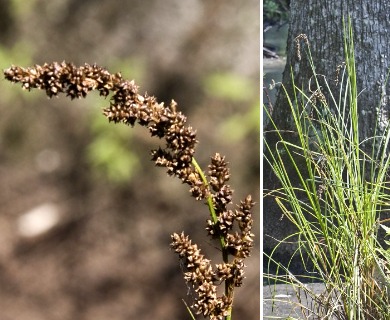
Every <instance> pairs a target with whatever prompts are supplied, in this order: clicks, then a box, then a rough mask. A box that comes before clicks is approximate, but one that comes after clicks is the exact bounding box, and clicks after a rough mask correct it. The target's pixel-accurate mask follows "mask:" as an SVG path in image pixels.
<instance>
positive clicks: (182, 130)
mask: <svg viewBox="0 0 390 320" xmlns="http://www.w3.org/2000/svg"><path fill="white" fill-rule="evenodd" d="M4 75H5V78H6V79H7V80H10V81H12V82H19V83H21V84H22V87H23V88H24V89H27V90H31V89H33V88H38V89H42V90H45V91H46V94H47V95H48V96H49V97H53V96H56V95H58V94H59V93H65V94H66V95H67V96H69V97H70V98H71V99H74V98H84V97H85V96H86V95H87V94H88V93H89V92H90V91H92V90H97V91H99V94H100V95H101V96H104V97H107V96H108V95H109V94H110V93H112V94H113V95H112V97H111V99H110V106H109V107H108V108H106V109H104V110H103V114H104V115H105V116H106V117H107V119H108V120H109V121H113V122H115V123H118V122H122V123H125V124H128V125H131V126H133V125H134V124H135V122H136V121H138V123H139V124H140V125H142V126H145V127H147V128H148V129H149V131H150V133H151V135H152V136H157V137H159V138H163V137H164V138H165V140H166V147H165V148H164V149H161V148H159V149H158V150H153V151H152V158H153V160H154V161H155V163H156V165H158V166H164V167H166V168H167V169H168V174H169V175H176V176H178V177H179V178H180V179H181V180H182V181H183V182H186V183H188V184H190V185H191V186H192V188H193V190H192V192H193V194H194V195H195V196H196V197H197V198H199V199H201V198H204V197H205V196H206V189H205V188H204V187H202V184H201V183H200V177H199V174H198V173H197V172H196V171H195V170H193V168H192V166H191V160H192V156H193V154H194V148H195V145H196V143H197V140H196V132H195V131H194V130H193V129H192V128H191V127H190V126H185V125H186V121H187V119H186V117H185V116H184V115H183V114H182V113H181V112H178V111H177V108H176V103H175V102H174V101H172V102H171V103H170V105H169V106H168V107H166V106H164V104H163V103H158V102H157V101H156V99H155V98H154V97H152V96H148V95H147V94H145V95H140V94H138V86H136V85H135V84H134V81H128V80H124V79H123V78H122V76H121V74H120V73H116V74H110V73H109V72H108V71H107V70H106V69H104V68H102V67H99V66H97V65H89V64H84V66H80V67H76V66H74V65H73V64H72V63H66V62H62V63H58V62H53V63H50V64H48V63H45V64H44V65H42V66H40V65H35V66H34V67H29V68H21V67H18V66H12V67H11V68H9V69H6V70H5V71H4Z"/></svg>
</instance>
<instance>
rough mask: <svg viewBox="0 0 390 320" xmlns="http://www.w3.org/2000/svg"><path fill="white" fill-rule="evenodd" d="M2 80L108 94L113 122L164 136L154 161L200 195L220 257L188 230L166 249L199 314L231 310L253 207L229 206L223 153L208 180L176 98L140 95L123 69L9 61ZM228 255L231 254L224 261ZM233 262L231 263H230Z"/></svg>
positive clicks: (248, 203) (53, 91) (51, 91)
mask: <svg viewBox="0 0 390 320" xmlns="http://www.w3.org/2000/svg"><path fill="white" fill-rule="evenodd" d="M4 75H5V78H6V79H7V80H9V81H11V82H19V83H21V84H22V88H24V89H27V90H31V89H33V88H37V89H41V90H45V92H46V94H47V95H48V96H49V97H50V98H51V97H53V96H57V95H58V94H60V93H65V94H66V95H67V96H69V97H70V98H71V99H74V98H84V97H86V96H87V94H88V93H89V92H90V91H92V90H97V91H98V92H99V94H100V95H101V96H104V97H107V96H108V95H110V94H111V98H110V105H109V106H108V107H107V108H105V109H104V110H103V114H104V115H105V116H106V118H107V119H108V120H109V121H110V122H114V123H124V124H127V125H130V126H134V125H135V123H138V124H140V125H141V126H144V127H147V128H148V130H149V132H150V134H151V135H152V136H157V137H158V138H164V139H165V146H164V147H159V148H158V149H156V150H152V153H151V154H152V160H153V161H154V162H155V164H156V165H157V166H160V167H165V168H167V173H168V174H169V175H171V176H175V177H178V178H179V179H180V180H181V181H182V182H183V183H186V184H188V185H190V192H191V194H192V196H193V197H195V198H196V199H197V200H202V199H206V200H207V201H206V203H207V205H208V207H209V211H210V215H211V219H209V220H208V221H207V227H206V230H207V232H208V234H209V235H210V236H211V237H213V238H219V240H220V243H221V250H222V257H223V263H221V264H217V265H216V266H215V268H214V269H213V267H212V265H211V262H210V260H208V259H206V258H205V257H204V255H202V254H201V251H200V249H199V248H198V246H197V245H196V244H192V243H191V240H190V239H189V237H188V236H185V235H184V233H183V232H182V233H181V234H177V233H174V234H173V235H172V236H171V237H172V243H171V247H172V248H173V249H174V250H175V252H176V253H178V255H179V257H180V259H182V260H183V261H184V264H185V267H186V272H185V273H184V279H185V280H186V282H187V283H188V284H190V285H191V286H192V287H193V288H194V291H195V293H196V295H197V296H196V298H195V302H194V304H193V307H194V308H195V309H196V311H197V313H199V314H203V315H204V316H207V317H209V318H210V319H212V320H220V319H223V318H224V317H226V316H228V315H230V313H231V308H232V304H233V289H234V287H238V286H241V285H242V281H243V278H244V277H243V274H244V271H243V270H244V267H245V265H244V263H243V259H244V258H246V257H248V256H249V255H250V251H251V249H252V247H253V236H254V235H253V234H252V233H251V230H252V224H253V220H252V216H251V209H252V207H253V205H254V202H253V201H252V198H251V197H250V196H248V197H247V198H246V199H245V200H244V201H242V202H241V203H240V205H239V206H238V210H232V209H229V208H228V206H229V205H230V204H231V203H232V194H233V190H232V189H231V188H230V186H229V185H228V184H227V181H228V180H229V178H230V172H229V168H228V166H227V165H228V163H227V162H226V161H225V158H224V157H223V156H221V155H220V154H218V153H217V154H215V155H214V156H213V157H212V158H211V164H210V165H209V172H208V176H209V180H207V178H206V177H205V174H204V173H203V171H202V170H201V169H200V167H199V165H198V164H197V162H196V161H195V159H194V157H193V156H194V152H195V146H196V144H197V140H196V131H195V130H193V129H192V127H191V126H187V125H186V122H187V118H186V117H185V116H184V115H183V114H182V113H181V112H180V111H178V108H177V104H176V102H175V101H173V100H172V101H171V103H170V104H169V105H168V106H165V105H164V103H158V102H157V100H156V98H155V97H153V96H149V95H147V94H144V95H141V94H139V93H138V86H136V85H135V83H134V81H128V80H125V79H123V78H122V75H121V74H120V73H116V74H110V73H109V72H108V71H107V70H106V69H104V68H102V67H99V66H97V65H89V64H84V65H83V66H80V67H76V66H74V65H73V64H71V63H66V62H62V63H57V62H53V63H51V64H47V63H45V64H44V65H42V66H40V65H35V66H34V67H30V68H21V67H17V66H12V67H11V68H9V69H6V70H5V71H4ZM229 256H233V259H229ZM229 260H232V261H229ZM222 282H224V283H225V291H224V293H223V294H222V295H221V296H218V295H217V291H218V290H217V289H218V285H220V284H221V283H222Z"/></svg>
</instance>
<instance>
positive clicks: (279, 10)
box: [263, 0, 290, 25]
mask: <svg viewBox="0 0 390 320" xmlns="http://www.w3.org/2000/svg"><path fill="white" fill-rule="evenodd" d="M289 8H290V0H264V1H263V18H264V23H265V24H268V25H271V24H283V23H284V22H286V21H288V16H289Z"/></svg>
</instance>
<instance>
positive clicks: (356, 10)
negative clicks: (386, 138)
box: [273, 0, 390, 138]
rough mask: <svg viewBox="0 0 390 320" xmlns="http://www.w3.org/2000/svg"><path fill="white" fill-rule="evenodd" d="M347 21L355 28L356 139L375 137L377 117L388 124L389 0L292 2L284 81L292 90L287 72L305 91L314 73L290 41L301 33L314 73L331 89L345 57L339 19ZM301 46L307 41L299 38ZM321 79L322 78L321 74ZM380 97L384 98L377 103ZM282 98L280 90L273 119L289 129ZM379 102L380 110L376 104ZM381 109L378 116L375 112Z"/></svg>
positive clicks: (289, 89) (286, 111) (382, 122)
mask: <svg viewBox="0 0 390 320" xmlns="http://www.w3.org/2000/svg"><path fill="white" fill-rule="evenodd" d="M348 17H350V19H351V23H352V28H353V32H354V45H355V61H356V73H357V87H358V92H361V94H360V95H359V118H360V121H359V122H360V123H359V127H360V137H361V138H364V137H370V136H372V135H373V129H374V128H375V121H376V118H377V115H380V119H379V121H380V127H382V128H383V127H384V126H385V125H386V124H387V122H388V111H389V99H388V92H389V89H390V88H389V84H387V85H385V79H386V74H387V72H388V67H389V60H388V57H389V54H390V33H389V30H390V2H389V1H387V0H379V1H378V0H376V1H371V0H360V1H355V0H343V1H339V0H309V1H307V0H295V1H291V20H290V29H289V35H288V43H287V64H286V69H285V71H284V74H283V84H284V86H285V87H286V88H287V90H288V92H292V91H291V88H292V80H291V70H293V77H294V81H295V84H296V85H297V86H298V87H300V88H305V89H306V90H308V89H309V88H308V83H309V79H310V77H311V76H312V71H311V67H310V65H309V60H308V57H307V55H306V54H305V52H304V50H301V55H302V58H301V60H299V58H298V55H297V50H296V42H295V41H294V39H295V38H296V37H297V36H298V35H300V34H305V35H306V36H307V38H308V40H309V43H310V51H311V54H312V57H313V61H314V66H315V68H316V72H317V74H321V75H324V76H325V77H326V80H327V82H328V83H329V84H331V88H332V91H336V90H337V88H336V86H335V85H334V83H335V81H334V80H335V76H336V69H337V66H338V65H340V64H341V63H342V62H343V61H344V50H343V46H344V44H343V41H344V40H343V18H344V20H345V22H346V23H347V20H348ZM300 44H301V49H304V47H305V44H304V42H303V41H300ZM320 80H321V77H320ZM381 96H383V99H382V101H381ZM286 103H287V101H286V96H285V94H284V92H283V91H282V90H280V92H279V95H278V98H277V101H276V104H275V107H274V113H273V117H274V119H275V120H276V123H277V124H278V126H279V127H281V128H290V129H291V125H290V123H291V117H290V115H289V108H288V107H287V104H286ZM379 106H381V107H382V108H379ZM378 112H381V114H378Z"/></svg>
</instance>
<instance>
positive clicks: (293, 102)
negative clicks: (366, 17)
mask: <svg viewBox="0 0 390 320" xmlns="http://www.w3.org/2000/svg"><path fill="white" fill-rule="evenodd" d="M306 47H307V51H306V52H307V58H308V59H309V60H310V63H311V66H312V72H313V74H314V75H313V77H312V78H311V86H312V87H313V84H316V85H315V90H312V91H311V92H305V91H304V90H302V89H300V88H298V87H296V86H294V90H293V92H285V94H286V95H287V97H288V101H289V105H288V106H286V107H288V108H289V109H290V111H291V117H292V122H293V128H292V131H289V132H286V131H282V130H279V129H278V127H277V124H275V123H274V122H273V120H272V117H271V115H269V120H270V124H271V125H272V126H273V130H271V131H269V132H266V136H265V140H264V141H265V148H266V153H267V155H266V161H267V162H268V163H269V164H270V166H271V167H272V169H273V172H274V174H275V176H276V178H277V180H278V181H279V182H280V185H281V187H280V188H279V189H277V190H271V191H269V190H268V191H267V192H266V196H272V197H274V199H275V201H276V202H277V204H278V205H279V208H280V209H281V211H282V213H283V215H284V216H285V217H287V218H288V219H289V221H291V222H292V223H293V224H294V225H295V227H296V233H294V234H292V235H290V236H289V237H287V238H286V239H284V240H282V241H281V242H280V243H283V242H288V241H295V242H296V248H297V249H296V251H295V256H296V255H298V256H299V255H300V256H301V260H302V263H303V264H304V265H305V266H306V268H307V269H306V270H307V274H306V275H305V277H306V279H307V281H312V282H318V281H320V282H322V283H323V284H324V292H323V293H322V294H320V295H319V294H315V293H314V292H313V291H312V290H311V289H310V288H309V287H307V286H305V284H304V283H302V282H301V281H302V278H298V277H297V276H298V275H293V274H291V272H289V265H281V264H280V263H278V262H277V261H274V259H273V257H272V255H273V254H274V252H276V250H277V248H275V250H274V251H273V252H272V253H271V255H270V257H269V260H270V263H271V262H272V263H276V264H277V265H278V268H279V270H280V271H283V275H282V272H280V273H279V275H278V274H276V275H275V274H274V275H272V274H268V275H267V276H268V280H269V281H270V284H272V283H277V282H280V281H281V282H285V283H288V284H291V285H292V286H293V287H294V288H295V289H296V292H297V293H298V295H299V297H298V301H302V300H301V297H302V295H306V296H310V298H311V300H312V301H313V303H312V305H311V306H307V305H303V304H301V305H300V306H298V307H300V308H301V313H302V316H303V318H306V319H389V315H390V313H389V309H388V306H389V304H390V295H389V293H390V291H389V290H390V287H389V285H390V277H389V273H388V270H389V266H390V264H389V263H390V259H389V258H390V254H389V252H388V251H387V250H386V248H385V247H384V246H383V241H379V240H378V232H379V229H380V227H381V226H384V228H386V226H385V223H386V222H387V220H386V219H384V218H383V215H384V213H385V212H386V211H387V210H389V206H390V194H389V187H390V186H389V182H388V181H389V166H390V157H389V156H388V152H389V150H390V145H389V143H390V130H389V129H390V127H389V126H387V127H386V128H384V130H383V128H379V125H377V126H376V129H375V134H374V136H372V137H360V136H359V97H358V88H357V84H356V72H355V59H354V45H353V34H352V29H351V27H350V26H349V28H346V29H345V42H344V49H345V50H344V52H345V66H344V67H343V72H341V70H340V74H339V77H340V79H339V80H340V81H339V89H340V90H339V93H338V94H337V95H336V94H334V93H333V92H332V91H331V89H330V86H329V85H328V82H327V81H321V83H325V85H322V86H320V85H319V84H318V83H319V81H318V80H319V78H320V77H321V80H323V76H322V75H318V74H316V71H315V67H314V63H313V61H312V59H311V55H310V49H309V46H308V45H307V46H306ZM299 49H300V48H299ZM299 54H300V53H299ZM302 59H303V58H302ZM283 89H284V88H283V87H282V89H281V90H283ZM378 104H379V99H378ZM271 134H272V135H274V136H276V137H277V139H276V140H277V141H276V143H275V142H274V140H271V139H267V135H271ZM271 141H272V142H271ZM309 265H310V269H309V267H308V266H309ZM271 287H272V286H271Z"/></svg>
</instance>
